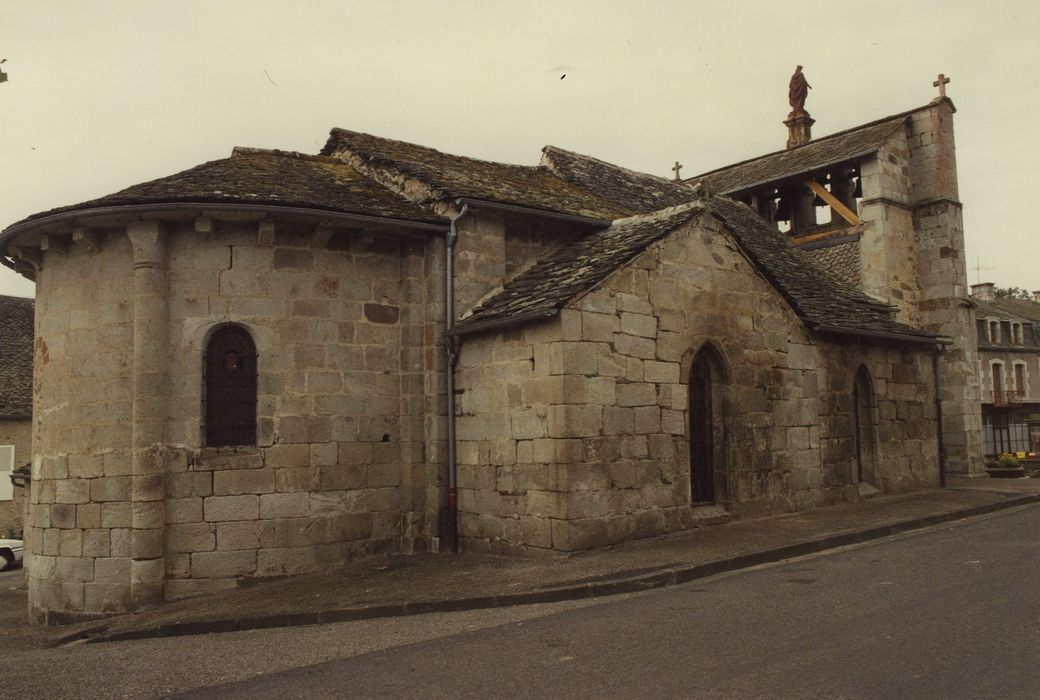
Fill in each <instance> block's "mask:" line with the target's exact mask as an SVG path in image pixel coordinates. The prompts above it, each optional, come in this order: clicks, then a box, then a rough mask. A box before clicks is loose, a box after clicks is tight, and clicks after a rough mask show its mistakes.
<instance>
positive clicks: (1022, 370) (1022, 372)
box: [1015, 362, 1026, 398]
mask: <svg viewBox="0 0 1040 700" xmlns="http://www.w3.org/2000/svg"><path fill="white" fill-rule="evenodd" d="M1015 393H1017V394H1018V397H1019V398H1022V397H1023V396H1025V395H1026V366H1025V364H1023V363H1021V362H1019V363H1018V364H1016V365H1015Z"/></svg>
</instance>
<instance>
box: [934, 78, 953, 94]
mask: <svg viewBox="0 0 1040 700" xmlns="http://www.w3.org/2000/svg"><path fill="white" fill-rule="evenodd" d="M949 82H950V79H949V78H947V77H946V76H945V75H943V74H942V73H940V74H939V79H938V80H936V81H935V82H934V83H932V85H933V86H934V87H937V88H939V97H946V84H947V83H949Z"/></svg>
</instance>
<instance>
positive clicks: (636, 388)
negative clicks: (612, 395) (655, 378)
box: [616, 383, 657, 406]
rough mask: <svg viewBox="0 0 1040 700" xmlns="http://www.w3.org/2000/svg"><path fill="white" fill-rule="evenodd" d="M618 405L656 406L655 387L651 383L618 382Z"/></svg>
mask: <svg viewBox="0 0 1040 700" xmlns="http://www.w3.org/2000/svg"><path fill="white" fill-rule="evenodd" d="M616 393H617V405H618V406H656V405H657V387H655V386H654V385H653V384H642V383H640V384H618V386H617V389H616Z"/></svg>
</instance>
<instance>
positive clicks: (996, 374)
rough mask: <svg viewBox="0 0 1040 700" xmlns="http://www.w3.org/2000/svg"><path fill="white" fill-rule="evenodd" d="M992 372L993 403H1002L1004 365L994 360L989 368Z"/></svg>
mask: <svg viewBox="0 0 1040 700" xmlns="http://www.w3.org/2000/svg"><path fill="white" fill-rule="evenodd" d="M990 371H991V372H992V374H993V403H995V404H998V405H1003V404H1004V365H1003V364H1001V363H1000V362H994V363H993V365H992V366H991V368H990Z"/></svg>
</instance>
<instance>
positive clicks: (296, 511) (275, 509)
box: [260, 493, 310, 520]
mask: <svg viewBox="0 0 1040 700" xmlns="http://www.w3.org/2000/svg"><path fill="white" fill-rule="evenodd" d="M309 498H310V495H309V494H307V493H275V494H268V495H264V496H261V497H260V517H261V518H262V519H264V520H271V519H277V518H302V517H305V516H307V515H308V513H309V508H308V501H309Z"/></svg>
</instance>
